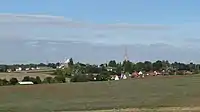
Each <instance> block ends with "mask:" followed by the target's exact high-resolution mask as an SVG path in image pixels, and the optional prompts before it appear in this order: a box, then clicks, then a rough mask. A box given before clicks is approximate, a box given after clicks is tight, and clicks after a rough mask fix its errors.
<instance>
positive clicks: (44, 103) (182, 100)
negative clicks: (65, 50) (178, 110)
mask: <svg viewBox="0 0 200 112" xmlns="http://www.w3.org/2000/svg"><path fill="white" fill-rule="evenodd" d="M199 85H200V76H199V75H194V76H166V77H163V76H161V77H147V78H145V79H133V80H121V81H112V82H85V83H65V84H41V85H27V86H20V85H18V86H2V87H0V93H1V97H0V111H15V112H22V111H26V112H27V111H28V112H36V111H37V112H44V111H55V112H59V111H75V110H76V111H78V110H82V111H83V110H104V109H113V108H119V109H121V108H160V107H170V108H171V107H198V106H200V89H199ZM193 109H194V108H193ZM196 109H199V108H196Z"/></svg>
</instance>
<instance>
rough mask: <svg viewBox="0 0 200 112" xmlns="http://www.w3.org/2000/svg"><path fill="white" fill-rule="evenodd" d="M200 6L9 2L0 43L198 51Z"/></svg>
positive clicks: (187, 2)
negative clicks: (165, 47) (153, 46)
mask: <svg viewBox="0 0 200 112" xmlns="http://www.w3.org/2000/svg"><path fill="white" fill-rule="evenodd" d="M199 4H200V1H199V0H151V1H149V0H15V1H14V0H4V1H1V3H0V40H29V41H30V42H31V41H33V40H34V41H35V40H46V41H56V42H58V41H76V42H77V41H78V42H86V43H90V44H93V45H95V44H97V43H98V45H99V44H102V45H104V44H106V45H124V44H128V45H138V44H141V45H151V44H160V43H162V44H163V45H166V44H167V45H170V46H171V48H173V47H179V48H183V47H184V48H185V47H186V48H192V49H193V50H197V49H200V45H198V42H200V37H199V36H200V33H199V31H198V29H200V27H199V25H200V13H199V10H200V7H199ZM11 32H12V33H11ZM30 42H29V43H30ZM33 43H34V42H33ZM36 43H37V42H36ZM54 47H56V46H54ZM53 49H56V48H53ZM3 50H5V51H6V47H5V49H3ZM0 58H1V57H0ZM161 58H162V56H161ZM13 60H15V59H13ZM52 60H53V59H52ZM54 60H56V58H55V59H54ZM102 60H103V59H102ZM188 60H189V59H188Z"/></svg>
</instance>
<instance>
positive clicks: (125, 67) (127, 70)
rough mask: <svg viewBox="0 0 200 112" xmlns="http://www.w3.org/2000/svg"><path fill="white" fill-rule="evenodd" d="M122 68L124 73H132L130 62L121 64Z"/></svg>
mask: <svg viewBox="0 0 200 112" xmlns="http://www.w3.org/2000/svg"><path fill="white" fill-rule="evenodd" d="M123 68H124V72H128V73H131V72H132V62H130V61H124V62H123Z"/></svg>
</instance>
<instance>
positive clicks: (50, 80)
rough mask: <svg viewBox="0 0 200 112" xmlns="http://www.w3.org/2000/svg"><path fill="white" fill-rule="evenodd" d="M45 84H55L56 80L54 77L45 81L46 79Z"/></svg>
mask: <svg viewBox="0 0 200 112" xmlns="http://www.w3.org/2000/svg"><path fill="white" fill-rule="evenodd" d="M43 83H49V84H50V83H55V80H54V78H52V77H46V78H45V79H44V81H43Z"/></svg>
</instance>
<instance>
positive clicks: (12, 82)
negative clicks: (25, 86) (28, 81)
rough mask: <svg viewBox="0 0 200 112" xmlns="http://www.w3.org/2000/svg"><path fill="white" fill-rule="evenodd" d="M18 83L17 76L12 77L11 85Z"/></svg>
mask: <svg viewBox="0 0 200 112" xmlns="http://www.w3.org/2000/svg"><path fill="white" fill-rule="evenodd" d="M17 83H18V80H17V78H11V79H10V84H11V85H16V84H17Z"/></svg>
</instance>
